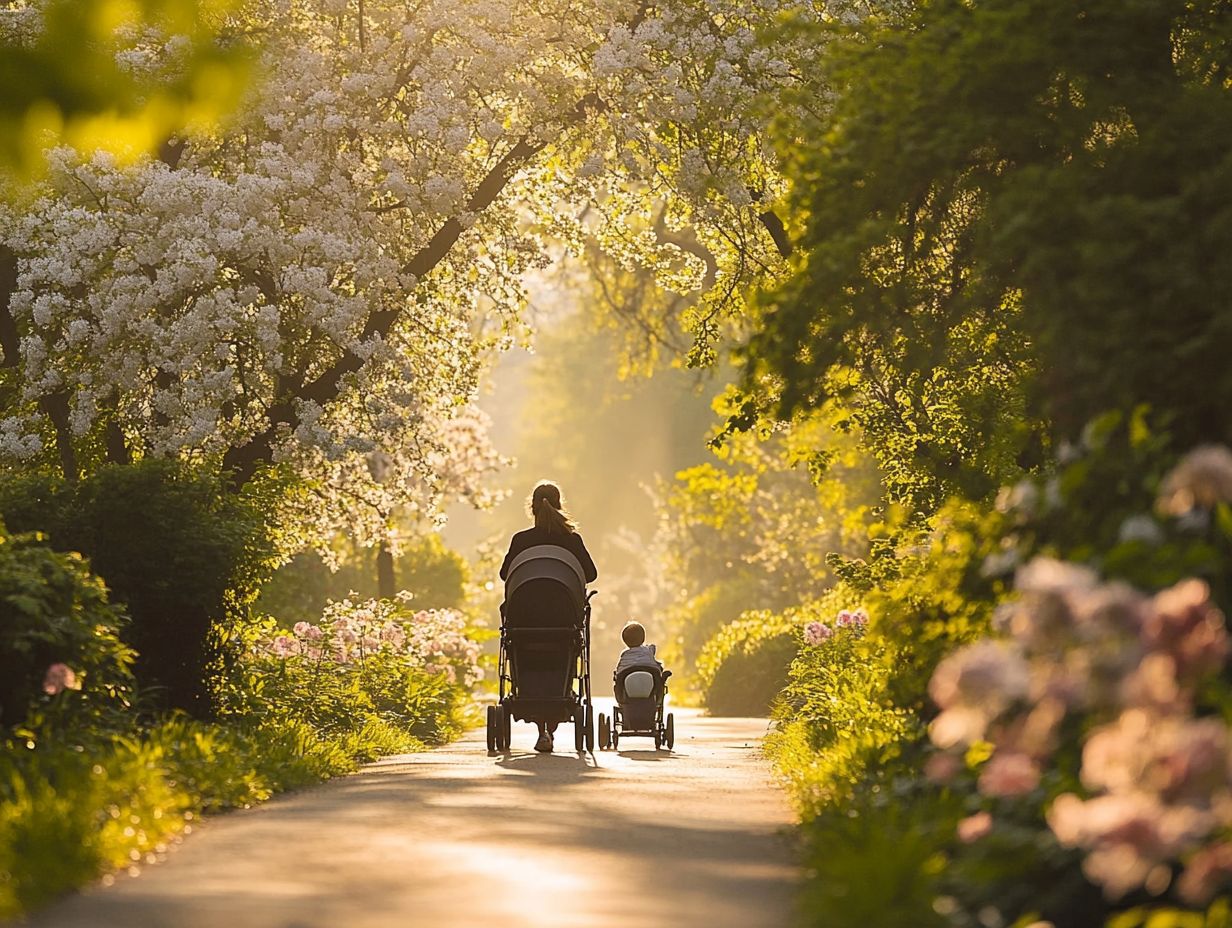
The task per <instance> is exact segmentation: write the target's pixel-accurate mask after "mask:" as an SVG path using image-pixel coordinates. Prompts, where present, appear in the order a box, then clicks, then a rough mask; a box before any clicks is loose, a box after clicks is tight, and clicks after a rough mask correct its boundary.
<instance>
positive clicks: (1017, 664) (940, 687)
mask: <svg viewBox="0 0 1232 928" xmlns="http://www.w3.org/2000/svg"><path fill="white" fill-rule="evenodd" d="M1028 682H1029V680H1028V674H1027V663H1026V661H1025V660H1024V659H1023V657H1022V654H1021V652H1020V651H1019V650H1018V648H1017V647H1015V646H1014V645H1012V644H1010V643H1008V642H1004V641H978V642H976V643H975V644H971V645H967V646H966V647H965V648H962V649H961V650H959V651H955V652H954V653H953V654H951V655H950V656H949V657H947V658H945V660H943V661H942V662H941V663H940V664H938V665H937V669H936V670H935V671H934V672H933V677H932V679H931V680H930V681H929V683H928V692H929V695H930V696H932V698H933V701H934V702H936V703H937V705H938V706H940V707H941V708H943V709H949V708H951V707H953V706H958V705H965V706H970V707H972V708H978V709H979V710H980V711H981V712H983V713H984V714H986V715H989V716H990V717H991V716H993V715H996V714H997V713H999V712H1001V711H1002V710H1003V709H1005V708H1006V707H1007V706H1008V705H1009V704H1010V703H1012V702H1015V701H1016V700H1018V699H1021V698H1022V697H1024V696H1025V695H1026V693H1027V684H1028Z"/></svg>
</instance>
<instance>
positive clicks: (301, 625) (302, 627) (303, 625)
mask: <svg viewBox="0 0 1232 928" xmlns="http://www.w3.org/2000/svg"><path fill="white" fill-rule="evenodd" d="M310 628H312V626H311V625H310V624H309V623H307V622H296V623H295V634H296V635H298V636H299V637H300V638H306V637H307V636H308V629H310Z"/></svg>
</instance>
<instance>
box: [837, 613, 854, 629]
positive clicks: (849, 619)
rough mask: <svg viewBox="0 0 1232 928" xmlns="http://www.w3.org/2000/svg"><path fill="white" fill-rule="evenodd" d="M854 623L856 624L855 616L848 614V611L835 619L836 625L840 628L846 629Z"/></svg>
mask: <svg viewBox="0 0 1232 928" xmlns="http://www.w3.org/2000/svg"><path fill="white" fill-rule="evenodd" d="M854 623H855V616H854V615H852V614H851V613H850V612H848V611H847V610H846V609H844V610H843V611H842V612H840V613H839V614H838V616H837V617H835V619H834V624H835V625H836V626H837V627H838V628H846V627H847V626H848V625H852V624H854Z"/></svg>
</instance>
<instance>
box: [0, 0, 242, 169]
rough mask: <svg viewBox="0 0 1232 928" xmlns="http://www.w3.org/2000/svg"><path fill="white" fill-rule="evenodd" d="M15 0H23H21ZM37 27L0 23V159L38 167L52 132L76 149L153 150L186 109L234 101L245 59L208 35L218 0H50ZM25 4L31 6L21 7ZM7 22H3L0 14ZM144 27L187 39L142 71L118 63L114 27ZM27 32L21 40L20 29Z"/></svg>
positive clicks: (213, 111) (216, 111)
mask: <svg viewBox="0 0 1232 928" xmlns="http://www.w3.org/2000/svg"><path fill="white" fill-rule="evenodd" d="M23 6H24V4H23ZM30 6H31V7H33V8H34V9H41V8H45V10H46V13H45V16H43V17H42V20H43V24H42V27H41V28H39V29H35V28H32V27H29V28H27V29H21V28H14V27H15V26H17V25H18V19H17V17H18V16H21V15H23V14H24V13H25V12H26V11H24V10H22V9H21V7H20V6H19V7H18V9H17V10H14V11H9V12H8V15H9V17H11V18H12V20H13V24H12V25H9V28H8V29H6V30H5V31H4V32H0V86H3V87H5V88H6V91H5V94H4V96H3V97H0V168H16V169H18V170H21V171H25V172H33V171H35V170H37V168H38V167H39V165H41V163H42V158H43V150H44V148H45V147H47V145H48V143H49V140H48V138H47V136H46V133H49V132H50V133H53V136H52V139H53V142H52V143H53V144H54V143H56V141H58V140H61V139H62V140H63V141H65V142H68V143H70V144H74V145H77V146H78V147H79V148H81V149H82V150H85V151H89V150H92V149H93V148H95V147H105V148H107V149H108V150H111V151H117V152H120V153H122V154H125V155H133V154H137V153H141V152H149V151H152V150H154V149H155V148H156V147H157V146H158V145H159V144H160V143H162V142H163V141H164V139H165V138H167V137H168V136H169V135H171V134H173V133H174V131H175V130H176V129H177V128H178V127H180V126H182V125H184V124H185V123H186V122H188V121H189V120H190V119H201V118H202V117H205V116H219V115H222V113H223V112H225V111H226V110H227V109H229V108H230V107H232V106H233V105H234V104H235V102H236V101H237V97H238V94H239V91H240V89H241V86H242V80H243V75H244V71H245V64H244V61H243V59H242V56H241V55H240V51H239V49H237V48H235V47H234V44H235V43H229V46H230V47H223V46H222V45H221V44H219V43H218V42H217V41H216V35H217V32H218V30H219V27H220V25H221V23H222V16H221V14H222V13H223V11H224V10H225V9H226V8H227V7H229V6H231V4H230V3H227V2H222V3H220V2H217V0H141V2H139V3H131V4H116V3H110V2H107V0H51V2H48V3H45V4H31V5H30ZM30 12H31V13H32V12H33V10H31V11H30ZM6 25H7V24H6ZM147 29H158V30H165V34H166V35H167V36H171V35H177V36H183V37H184V38H186V39H188V40H189V42H188V43H186V44H187V47H186V53H185V54H183V55H182V56H181V59H182V60H180V61H179V62H177V64H178V67H175V68H165V69H163V70H162V72H161V73H159V74H156V75H154V74H145V73H143V72H142V70H140V69H134V68H131V67H125V66H124V64H123V63H122V61H121V60H120V58H121V57H122V56H121V54H120V53H121V52H122V51H124V50H125V49H126V48H127V46H128V45H130V44H131V43H126V42H124V41H123V40H122V39H120V38H119V36H120V35H121V34H122V33H124V32H128V33H129V34H130V35H131V34H135V33H141V32H144V31H145V30H147ZM23 33H25V34H26V35H29V36H31V37H32V38H30V39H29V40H23V39H24V36H23Z"/></svg>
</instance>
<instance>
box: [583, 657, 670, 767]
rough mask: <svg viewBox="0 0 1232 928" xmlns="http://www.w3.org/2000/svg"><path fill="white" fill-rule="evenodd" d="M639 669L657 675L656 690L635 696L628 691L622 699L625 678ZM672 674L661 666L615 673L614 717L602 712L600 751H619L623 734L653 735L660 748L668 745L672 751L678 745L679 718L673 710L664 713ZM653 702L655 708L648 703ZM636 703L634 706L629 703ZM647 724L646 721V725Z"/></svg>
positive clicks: (642, 736)
mask: <svg viewBox="0 0 1232 928" xmlns="http://www.w3.org/2000/svg"><path fill="white" fill-rule="evenodd" d="M639 671H642V672H646V673H649V674H651V675H653V676H654V678H655V688H654V692H653V693H652V694H651V695H650V696H644V697H641V698H638V699H633V698H631V697H629V696H628V694H625V698H624V700H621V699H620V695H621V692H622V690H623V689H624V678H625V677H627V676H628V675H629V674H631V673H637V672H639ZM671 675H672V672H671V671H670V670H661V669H659V668H658V667H650V666H645V667H642V666H637V665H634V666H632V667H628V668H626V669H625V670H623V671H621V672H619V673H613V674H612V690H613V694H614V695H615V696H616V704H615V705H614V706H613V707H612V717H611V718H608V717H607V716H606V715H604V714H603V713H602V712H600V713H599V748H600V749H601V750H616V749H618V748H619V747H620V739H621V738H622V737H626V738H627V737H636V738H654V746H655V750H656V751H657V750H658V749H659V748H661V747H664V746H665V745H666V747H667V749H668V750H669V751H670V750H671V749H672V748H673V747H674V746H675V744H676V719H675V717H674V716H673V715H672V713H670V712H668V713H666V714H665V713H664V711H663V709H664V707H665V705H666V704H667V679H668V677H670V676H671ZM651 701H653V702H654V706H653V709H652V710H651V711H649V712H648V711H647V709H649V708H650V707H648V706H646V705H645V704H646V703H647V702H651ZM627 703H633V704H634V706H628V705H626V704H627ZM643 723H646V724H643Z"/></svg>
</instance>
